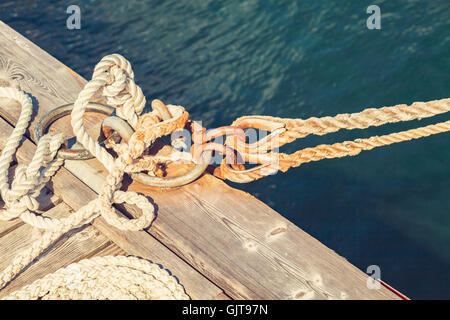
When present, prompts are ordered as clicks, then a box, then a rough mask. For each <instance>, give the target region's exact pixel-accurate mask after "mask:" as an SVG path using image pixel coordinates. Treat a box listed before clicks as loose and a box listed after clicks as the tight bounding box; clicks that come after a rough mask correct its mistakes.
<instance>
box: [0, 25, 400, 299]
mask: <svg viewBox="0 0 450 320" xmlns="http://www.w3.org/2000/svg"><path fill="white" fill-rule="evenodd" d="M0 41H1V42H2V43H5V44H6V45H4V46H2V47H1V48H0V57H2V59H3V61H7V63H6V65H8V66H9V65H12V66H14V70H15V72H18V73H20V74H21V76H20V77H19V78H20V81H19V83H20V85H21V87H22V89H24V90H26V91H27V92H29V93H31V94H32V95H33V96H34V97H35V98H36V99H37V100H38V101H39V111H38V115H41V114H42V113H44V112H46V111H48V110H50V109H51V108H53V107H55V106H57V105H60V104H64V103H68V102H73V101H74V100H75V99H76V96H77V94H78V92H79V91H80V89H81V87H82V86H83V84H84V83H85V80H83V79H82V78H81V77H79V76H77V75H76V74H75V73H74V72H73V71H71V70H70V69H68V68H67V67H66V66H64V65H63V64H61V63H60V62H58V61H57V60H56V59H54V58H52V57H51V56H50V55H48V54H46V53H45V52H44V51H42V50H41V49H39V48H37V47H36V46H35V45H33V44H32V43H31V42H29V41H28V40H27V39H25V38H23V37H21V36H20V35H18V34H17V33H16V32H14V31H13V30H12V29H10V28H9V27H7V26H6V25H4V24H3V25H1V24H0ZM3 64H5V63H3ZM0 65H1V64H0ZM4 69H5V68H4ZM3 109H5V108H2V114H4V117H6V118H7V119H8V121H10V122H11V123H14V122H15V121H16V120H17V116H18V112H19V110H18V109H17V108H14V107H13V106H11V104H10V105H9V106H8V110H3ZM5 113H6V114H5ZM91 121H94V122H95V116H94V118H92V119H91ZM34 122H35V121H34ZM61 123H65V126H64V125H63V126H61ZM68 123H69V122H68V120H67V119H65V120H63V121H61V122H60V123H59V124H55V126H54V127H55V128H56V129H57V130H63V129H64V127H66V128H67V127H68V125H67V124H68ZM71 166H72V167H71ZM66 167H67V168H69V167H71V168H69V170H70V171H71V172H72V173H73V174H75V175H76V176H77V177H79V178H80V179H82V180H83V181H84V182H85V183H87V184H89V186H90V187H91V188H92V189H93V190H95V191H97V192H98V190H99V189H98V188H99V186H100V185H101V179H102V175H103V174H104V170H103V169H102V167H101V166H100V165H99V164H98V162H96V161H95V160H92V161H86V162H76V163H72V164H69V163H68V164H67V166H66ZM86 172H90V173H92V172H96V173H97V174H95V175H92V174H89V175H86ZM56 184H57V182H56V179H55V185H56ZM130 189H132V190H135V191H139V192H144V193H145V194H147V195H149V196H151V197H152V198H153V200H154V201H155V202H156V203H157V205H158V208H159V210H158V217H157V219H156V221H155V222H154V223H153V225H152V227H151V228H150V230H149V233H151V234H152V235H154V236H155V237H156V238H157V239H159V240H160V241H161V242H162V243H164V245H165V246H167V247H169V248H170V249H171V250H172V251H174V252H176V253H177V254H178V255H179V256H181V257H183V258H184V259H185V260H186V261H188V262H189V263H190V264H191V265H192V266H194V267H195V268H196V269H197V270H199V271H200V272H201V273H203V274H204V275H206V276H207V277H208V278H209V279H211V280H212V281H213V282H214V283H216V284H217V285H218V286H219V287H221V288H223V289H224V290H225V292H226V293H227V294H229V295H230V296H231V297H233V298H249V299H256V298H266V299H296V298H300V299H301V298H319V299H323V298H337V299H339V298H353V299H363V298H367V299H392V298H396V296H395V295H393V294H392V293H391V292H389V291H388V290H386V289H384V288H383V289H381V290H369V289H368V288H367V287H366V279H367V275H366V274H364V273H363V272H362V271H360V270H359V269H357V268H356V267H354V266H353V265H351V264H350V263H348V262H347V261H346V260H345V259H343V258H342V257H340V256H339V255H337V254H336V253H335V252H333V251H332V250H330V249H328V248H327V247H325V246H324V245H322V244H321V243H320V242H319V241H317V240H315V239H314V238H312V237H311V236H309V235H308V234H306V233H305V232H303V231H302V230H301V229H299V228H297V227H296V226H295V225H293V224H292V223H291V222H289V221H288V220H286V219H285V218H283V217H282V216H280V215H279V214H278V213H277V212H275V211H274V210H272V209H271V208H269V207H268V206H266V205H265V204H263V203H262V202H260V201H258V200H257V199H255V198H254V197H252V196H250V195H248V194H246V193H244V192H241V191H238V190H235V189H232V188H230V187H229V186H227V185H226V184H225V183H223V182H221V181H219V180H217V179H215V178H213V177H211V176H209V175H205V176H204V177H202V178H201V179H199V180H197V181H196V182H195V183H192V184H191V185H189V186H186V187H183V188H178V189H175V190H163V191H161V190H154V189H152V188H147V187H144V186H142V185H139V184H135V183H133V184H132V185H131V186H130ZM61 197H62V198H63V200H64V201H66V200H65V199H64V197H63V195H61ZM66 202H67V201H66ZM67 203H69V202H67ZM106 228H108V229H109V230H110V228H109V227H108V226H106ZM180 280H181V278H180ZM182 283H183V280H182Z"/></svg>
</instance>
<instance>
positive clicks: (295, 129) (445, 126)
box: [216, 99, 450, 183]
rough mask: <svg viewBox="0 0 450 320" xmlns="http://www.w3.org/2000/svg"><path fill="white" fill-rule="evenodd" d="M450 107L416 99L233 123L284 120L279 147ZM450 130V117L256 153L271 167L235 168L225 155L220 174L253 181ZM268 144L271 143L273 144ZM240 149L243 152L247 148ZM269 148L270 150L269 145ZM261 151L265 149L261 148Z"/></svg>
mask: <svg viewBox="0 0 450 320" xmlns="http://www.w3.org/2000/svg"><path fill="white" fill-rule="evenodd" d="M448 111H450V99H441V100H434V101H429V102H414V103H413V104H411V105H409V106H408V105H405V104H401V105H396V106H392V107H383V108H379V109H375V108H369V109H365V110H363V111H362V112H358V113H352V114H339V115H337V116H335V117H322V118H316V117H312V118H309V119H306V120H303V119H285V118H276V117H270V116H245V117H240V118H238V119H236V120H235V121H234V122H233V124H232V126H237V127H239V126H240V125H241V124H242V123H252V122H253V121H255V119H258V120H265V121H271V122H275V123H280V124H282V125H283V126H284V128H285V131H284V132H282V133H281V134H279V135H278V136H277V144H276V147H280V146H282V145H284V144H286V143H289V142H292V141H294V140H296V139H299V138H303V137H306V136H307V135H310V134H315V135H325V134H328V133H332V132H336V131H338V130H341V129H347V130H351V129H365V128H368V127H372V126H381V125H384V124H387V123H395V122H400V121H410V120H420V119H422V118H428V117H432V116H435V115H439V114H443V113H446V112H448ZM448 131H450V121H446V122H441V123H438V124H434V125H429V126H425V127H421V128H417V129H411V130H407V131H401V132H396V133H392V134H387V135H383V136H373V137H370V138H367V139H356V140H354V141H344V142H340V143H335V144H332V145H326V144H322V145H318V146H316V147H312V148H306V149H303V150H299V151H297V152H294V153H293V154H285V153H278V152H276V153H275V152H268V153H263V154H259V155H255V156H254V159H258V157H259V158H261V159H262V160H261V162H266V163H272V164H273V166H272V167H271V168H272V170H267V168H265V167H264V166H261V169H259V168H256V170H234V169H232V168H230V166H229V165H228V164H227V163H226V161H225V159H224V161H223V162H222V164H221V166H220V168H219V170H216V175H218V176H219V177H221V178H223V179H229V180H231V181H234V182H240V183H245V182H251V181H254V180H258V179H261V178H263V177H265V176H267V175H271V174H273V172H274V171H275V172H276V171H277V170H281V171H283V172H286V171H287V170H289V169H290V168H294V167H298V166H300V165H301V164H303V163H307V162H311V161H319V160H322V159H332V158H341V157H346V156H355V155H358V154H359V153H360V152H361V151H364V150H372V149H374V148H377V147H382V146H387V145H390V144H393V143H398V142H403V141H408V140H413V139H419V138H423V137H428V136H430V135H434V134H438V133H444V132H448ZM267 146H269V147H270V144H268V145H267ZM236 149H237V151H238V152H239V151H241V152H242V153H243V154H245V152H246V150H240V149H239V148H236ZM267 150H269V148H268V149H267ZM259 151H264V150H263V149H259Z"/></svg>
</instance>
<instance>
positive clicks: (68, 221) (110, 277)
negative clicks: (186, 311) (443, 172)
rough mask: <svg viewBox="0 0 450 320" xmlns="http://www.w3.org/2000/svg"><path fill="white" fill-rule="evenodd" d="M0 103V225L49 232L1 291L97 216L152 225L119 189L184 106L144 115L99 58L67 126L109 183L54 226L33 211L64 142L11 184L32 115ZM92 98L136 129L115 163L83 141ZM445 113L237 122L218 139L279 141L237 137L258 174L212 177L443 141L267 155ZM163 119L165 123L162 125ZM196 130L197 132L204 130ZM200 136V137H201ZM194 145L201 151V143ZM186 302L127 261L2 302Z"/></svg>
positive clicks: (78, 269) (52, 278) (167, 281)
mask: <svg viewBox="0 0 450 320" xmlns="http://www.w3.org/2000/svg"><path fill="white" fill-rule="evenodd" d="M0 96H1V97H7V98H12V99H15V100H17V101H18V102H19V103H21V105H22V111H21V114H20V117H19V120H18V122H17V124H16V127H15V128H14V130H13V132H12V134H11V136H10V137H9V139H8V141H7V143H6V146H5V148H4V149H3V151H2V153H1V156H0V194H1V196H2V198H3V200H4V202H5V207H6V209H5V210H3V211H1V212H0V220H12V219H17V218H20V219H22V220H23V221H24V222H26V223H28V224H30V225H32V226H34V227H37V228H40V229H44V230H46V232H45V233H44V234H43V235H42V237H41V238H40V239H39V240H37V241H35V242H34V243H32V245H31V246H30V247H29V248H28V249H26V250H24V251H23V252H21V253H19V254H18V255H17V256H16V257H15V258H14V260H13V262H12V264H11V265H9V266H8V267H7V268H6V269H5V270H3V271H2V272H1V273H0V289H2V288H4V287H5V286H6V285H7V284H8V283H9V282H10V281H11V280H12V279H13V278H14V277H15V276H16V275H17V274H18V273H19V272H21V271H22V270H23V269H24V268H25V267H26V266H28V265H29V264H30V263H31V262H32V261H33V260H34V259H35V258H36V257H37V256H39V255H40V254H41V253H42V252H43V251H44V250H45V249H47V248H48V247H49V246H50V245H51V244H52V243H54V242H55V241H56V240H57V239H59V238H60V237H61V236H62V235H63V234H64V233H66V232H68V231H70V230H72V229H74V228H77V227H80V226H83V225H85V224H88V223H90V222H92V221H93V220H94V219H95V218H97V217H99V216H102V217H103V218H104V219H105V220H106V221H107V222H108V223H109V224H111V225H112V226H114V227H116V228H119V229H121V230H134V231H136V230H142V229H143V228H146V227H148V226H149V225H150V224H151V223H152V221H153V219H154V207H153V205H152V204H151V203H150V202H149V201H148V200H147V198H145V197H144V196H142V195H139V194H137V193H135V192H123V191H121V190H119V188H120V187H121V182H122V179H123V176H124V174H126V173H128V174H130V173H135V172H138V171H142V170H147V171H152V170H153V169H155V168H156V166H155V164H156V162H157V161H156V160H155V159H157V157H155V158H152V156H150V157H149V156H147V155H143V153H144V151H145V150H146V149H148V148H149V147H150V146H151V145H152V144H153V143H154V141H155V140H156V139H157V138H159V137H161V136H164V135H170V134H171V133H173V132H174V131H176V130H180V129H183V128H184V127H185V126H186V125H187V123H188V121H189V114H188V113H187V112H186V111H185V110H184V108H183V107H181V106H173V105H168V106H167V110H159V111H158V110H154V111H152V112H149V113H147V114H144V115H141V113H142V110H143V109H144V107H145V104H146V100H145V97H144V95H143V93H142V90H141V88H140V87H139V86H138V85H136V84H135V82H134V74H133V70H132V68H131V64H130V63H129V62H128V61H127V60H126V59H125V58H123V57H122V56H120V55H117V54H113V55H109V56H106V57H104V58H103V59H102V60H101V61H100V62H99V63H98V64H97V66H96V67H95V70H94V73H93V77H92V80H91V81H89V82H88V83H87V84H86V86H85V87H84V88H83V90H82V91H81V92H80V94H79V95H78V98H77V100H76V101H75V103H74V109H73V111H72V114H71V124H72V127H73V131H74V133H75V135H76V137H77V141H78V142H79V143H81V144H82V145H83V146H84V147H85V148H86V149H87V150H88V151H89V152H90V153H91V154H92V155H93V156H95V157H96V158H97V159H98V160H99V161H100V162H101V163H102V164H103V165H104V167H105V168H107V170H108V176H107V177H106V180H105V183H104V185H103V187H102V189H101V191H100V193H99V196H98V198H97V199H95V200H93V201H91V202H89V203H87V204H86V205H85V206H84V207H82V208H81V209H79V210H78V211H76V212H75V213H73V214H71V215H70V216H69V217H67V218H63V219H51V218H48V217H44V216H41V215H38V214H36V213H35V212H36V210H37V208H38V203H37V201H36V197H37V196H38V194H39V192H40V191H41V189H42V187H43V186H44V185H45V183H46V182H47V181H48V180H49V179H50V178H51V177H52V176H53V175H54V174H55V172H56V171H57V170H58V168H59V167H60V166H61V165H62V164H63V159H61V158H59V157H58V149H59V148H60V146H61V144H62V143H63V141H64V138H63V136H62V135H61V134H47V135H45V136H44V137H43V138H42V139H41V140H40V141H39V143H38V146H37V148H36V151H35V154H34V156H33V159H32V160H31V162H30V163H29V164H28V166H24V165H19V166H18V167H17V169H16V172H15V177H14V179H13V182H12V183H11V185H9V184H8V169H9V167H10V165H11V162H12V160H13V156H14V154H15V152H16V150H17V147H18V145H19V143H20V141H21V140H22V138H23V136H24V134H25V131H26V129H27V127H28V124H29V121H30V118H31V114H32V101H31V99H30V97H29V96H28V95H26V94H25V93H24V92H23V91H21V90H19V89H17V88H9V87H8V88H3V87H0ZM93 98H102V99H104V100H105V101H106V103H107V104H109V105H111V106H113V107H115V108H116V113H117V115H118V116H119V117H120V118H122V119H124V120H125V121H127V122H128V124H129V125H130V126H131V127H132V128H133V130H134V133H133V134H132V135H131V137H130V139H129V141H128V143H125V142H122V143H120V144H114V143H113V144H111V145H110V146H111V147H112V148H113V149H114V150H115V151H116V153H117V154H118V157H117V158H114V157H113V156H112V155H111V154H110V153H108V151H107V150H106V149H105V148H104V147H102V146H101V145H100V144H99V143H98V142H97V141H96V140H94V139H93V138H92V137H91V136H89V134H88V133H87V130H86V128H85V127H84V123H83V115H84V112H85V110H86V107H87V105H88V103H89V101H91V100H92V99H93ZM160 104H162V103H160ZM448 111H450V99H442V100H436V101H430V102H415V103H413V104H412V105H410V106H407V105H397V106H393V107H384V108H380V109H374V108H370V109H366V110H364V111H362V112H359V113H353V114H340V115H337V116H335V117H323V118H315V117H314V118H309V119H306V120H303V119H283V118H276V117H268V116H245V117H241V118H238V119H236V121H234V122H233V124H232V126H230V127H225V128H222V129H217V130H216V131H215V133H217V134H219V135H223V134H227V132H235V134H236V136H235V137H234V138H239V137H238V136H239V135H240V134H241V133H243V131H242V129H243V128H251V127H253V125H254V124H255V123H256V122H258V124H257V125H255V126H254V127H255V128H258V126H259V125H260V126H263V127H264V124H261V123H262V122H261V121H263V122H267V123H271V124H275V125H274V126H273V127H274V128H276V129H275V131H274V132H273V133H272V134H275V135H274V136H273V137H270V139H272V138H274V137H276V139H277V144H276V145H274V144H269V143H267V142H270V141H269V140H270V139H266V140H265V141H259V142H258V143H256V144H253V145H252V146H250V145H247V144H246V143H245V141H242V137H241V141H240V144H239V143H238V142H237V140H234V139H227V140H226V142H225V149H226V150H227V152H228V151H230V150H231V152H236V153H238V154H241V156H243V158H245V159H256V161H257V163H260V164H261V166H259V167H257V168H256V169H249V170H243V169H242V165H237V164H235V163H231V164H230V163H227V162H226V159H227V158H225V159H224V160H223V162H222V164H221V165H220V168H218V170H216V171H215V174H216V175H218V176H220V177H222V178H225V179H230V180H232V181H235V182H249V181H254V180H256V179H260V178H262V177H264V176H267V175H269V174H272V173H273V170H281V171H287V170H288V169H289V168H291V167H298V166H300V165H301V164H303V163H306V162H310V161H318V160H321V159H329V158H338V157H344V156H354V155H357V154H359V153H360V152H361V151H363V150H371V149H373V148H376V147H381V146H386V145H390V144H393V143H397V142H401V141H408V140H412V139H418V138H422V137H427V136H430V135H433V134H437V133H442V132H448V131H450V121H446V122H442V123H438V124H434V125H429V126H425V127H422V128H417V129H411V130H407V131H403V132H397V133H392V134H387V135H383V136H379V137H378V136H374V137H371V138H368V139H357V140H354V141H345V142H341V143H335V144H333V145H319V146H316V147H313V148H306V149H303V150H299V151H297V152H295V153H293V154H283V153H276V152H270V151H271V150H272V149H273V148H274V147H279V146H281V145H283V144H286V143H289V142H292V141H294V140H295V139H298V138H303V137H305V136H307V135H309V134H315V135H324V134H328V133H331V132H336V131H338V130H341V129H347V130H351V129H365V128H368V127H371V126H380V125H383V124H387V123H394V122H399V121H409V120H414V119H421V118H426V117H431V116H434V115H438V114H442V113H445V112H448ZM162 113H166V115H163V114H162ZM169 114H170V116H171V117H170V119H166V118H168V115H169ZM161 120H164V121H161ZM191 124H192V123H191ZM194 127H195V125H194ZM269 127H270V125H269ZM200 129H201V130H200V131H202V130H203V129H204V128H200ZM277 130H278V131H277ZM213 135H214V134H211V135H210V136H213ZM244 135H245V134H244ZM200 136H201V137H203V133H201V134H200ZM202 139H203V138H200V140H202ZM262 140H263V139H262ZM206 142H208V141H206ZM208 143H209V144H211V143H210V142H208ZM200 144H202V145H203V146H205V145H206V143H205V144H203V142H201V143H200ZM107 145H108V144H107ZM211 146H212V147H211V148H213V147H214V148H217V150H223V149H221V148H220V147H221V146H218V145H217V144H214V143H213V144H211ZM222 147H224V146H222ZM211 150H213V149H211ZM214 150H215V149H214ZM255 150H256V151H257V152H255ZM261 152H262V153H261ZM221 153H223V151H222V152H221ZM179 154H181V153H179ZM268 164H269V165H272V164H275V166H274V167H272V166H269V167H270V168H269V169H268V166H267V165H268ZM115 203H128V204H134V205H136V206H137V207H138V208H140V209H141V210H142V215H141V216H140V217H139V218H137V219H131V220H130V219H127V218H124V217H119V216H118V215H117V214H116V213H115V211H114V210H113V204H115ZM188 298H189V297H188V296H187V295H186V293H185V292H184V289H183V287H182V286H181V285H180V284H179V283H178V282H177V281H176V279H175V278H174V277H173V276H171V275H170V274H169V273H168V272H167V271H166V270H164V269H162V268H161V267H159V266H158V265H156V264H153V263H150V262H148V261H146V260H144V259H139V258H136V257H125V256H117V257H111V256H109V257H95V258H92V259H88V260H83V261H80V262H78V263H75V264H72V265H70V266H68V267H66V268H63V269H60V270H58V271H56V272H55V273H52V274H49V275H47V276H45V277H44V278H42V279H39V280H37V281H35V282H34V283H32V284H30V285H27V286H25V287H24V288H22V289H21V290H19V291H16V292H14V293H12V294H11V295H9V296H8V297H7V299H188Z"/></svg>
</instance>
